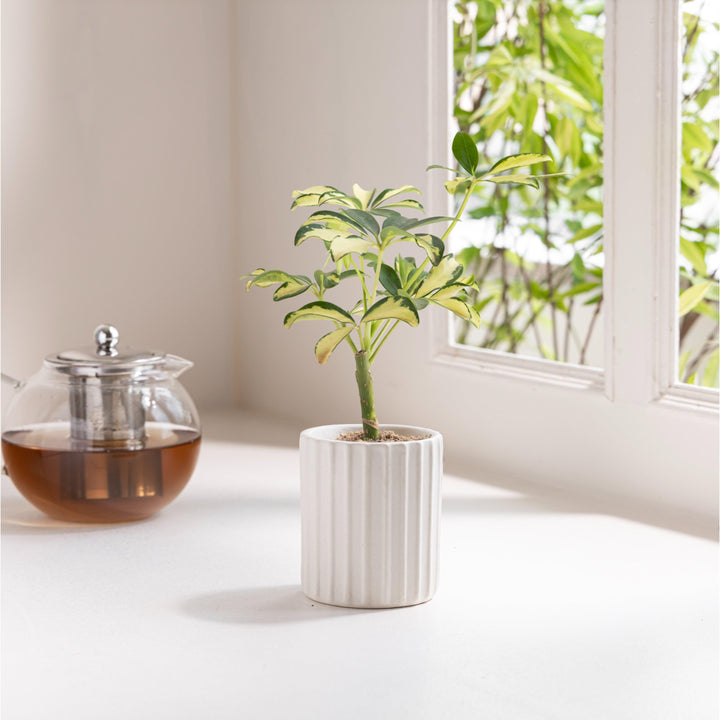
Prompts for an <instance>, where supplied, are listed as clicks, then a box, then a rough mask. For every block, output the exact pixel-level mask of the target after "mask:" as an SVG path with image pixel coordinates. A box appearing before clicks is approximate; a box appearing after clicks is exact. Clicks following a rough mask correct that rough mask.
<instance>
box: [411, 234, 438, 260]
mask: <svg viewBox="0 0 720 720" xmlns="http://www.w3.org/2000/svg"><path fill="white" fill-rule="evenodd" d="M415 242H416V243H417V244H418V245H419V246H420V247H421V248H422V249H423V250H425V252H426V253H427V256H428V258H429V259H430V262H431V263H432V264H433V265H437V264H438V263H439V262H440V260H442V256H443V255H444V254H445V243H444V242H443V241H442V240H441V239H440V238H439V237H437V236H435V235H415Z"/></svg>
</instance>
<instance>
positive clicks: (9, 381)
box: [0, 373, 25, 390]
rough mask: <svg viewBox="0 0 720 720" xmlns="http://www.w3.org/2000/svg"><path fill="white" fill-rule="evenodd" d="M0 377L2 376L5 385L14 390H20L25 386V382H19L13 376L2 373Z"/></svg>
mask: <svg viewBox="0 0 720 720" xmlns="http://www.w3.org/2000/svg"><path fill="white" fill-rule="evenodd" d="M0 375H2V381H3V383H4V384H5V385H9V386H10V388H11V389H12V390H20V389H22V388H23V387H24V386H25V380H18V379H17V378H14V377H12V375H6V374H5V373H0Z"/></svg>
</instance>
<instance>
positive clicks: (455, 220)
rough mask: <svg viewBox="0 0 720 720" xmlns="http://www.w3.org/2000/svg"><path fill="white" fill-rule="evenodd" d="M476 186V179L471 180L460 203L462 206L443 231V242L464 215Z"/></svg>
mask: <svg viewBox="0 0 720 720" xmlns="http://www.w3.org/2000/svg"><path fill="white" fill-rule="evenodd" d="M474 187H475V181H473V182H471V183H470V185H468V189H467V190H466V191H465V197H464V198H463V201H462V203H461V204H460V208H459V209H458V211H457V213H456V214H455V217H454V218H453V221H452V222H451V223H450V225H448V227H447V229H446V230H445V232H444V233H443V235H442V237H441V238H440V239H441V240H442V241H443V243H444V242H445V241H446V240H447V239H448V237H449V235H450V233H451V232H452V231H453V228H454V227H455V226H456V225H457V224H458V221H459V220H460V217H461V216H462V214H463V212H464V211H465V207H466V206H467V204H468V201H469V200H470V196H471V195H472V191H473V188H474Z"/></svg>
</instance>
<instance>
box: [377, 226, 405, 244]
mask: <svg viewBox="0 0 720 720" xmlns="http://www.w3.org/2000/svg"><path fill="white" fill-rule="evenodd" d="M396 237H412V235H409V234H408V232H407V231H406V230H403V229H402V228H399V227H396V226H395V225H387V226H385V227H383V229H382V230H381V231H380V240H381V241H382V242H383V243H384V244H387V243H389V242H390V241H391V240H393V239H395V238H396Z"/></svg>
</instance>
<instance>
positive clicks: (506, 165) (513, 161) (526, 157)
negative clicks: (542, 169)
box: [483, 153, 552, 178]
mask: <svg viewBox="0 0 720 720" xmlns="http://www.w3.org/2000/svg"><path fill="white" fill-rule="evenodd" d="M541 162H552V158H551V157H550V156H549V155H540V154H538V153H520V154H519V155H508V156H507V157H504V158H502V159H501V160H498V161H497V162H496V163H495V164H494V165H493V166H492V167H491V168H490V169H489V170H488V171H487V172H486V173H485V174H484V175H483V177H484V178H486V177H488V176H489V175H497V174H498V173H501V172H505V171H506V170H512V169H513V168H519V167H527V166H529V165H536V164H537V163H541Z"/></svg>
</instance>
